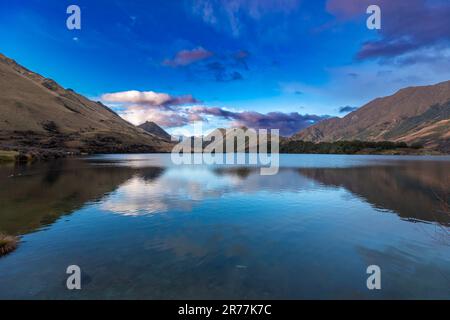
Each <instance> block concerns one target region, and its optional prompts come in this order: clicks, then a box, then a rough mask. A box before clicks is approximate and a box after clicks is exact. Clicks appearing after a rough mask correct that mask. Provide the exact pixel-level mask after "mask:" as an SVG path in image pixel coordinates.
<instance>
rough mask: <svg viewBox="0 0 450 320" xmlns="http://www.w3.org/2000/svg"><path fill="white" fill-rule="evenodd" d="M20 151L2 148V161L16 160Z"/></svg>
mask: <svg viewBox="0 0 450 320" xmlns="http://www.w3.org/2000/svg"><path fill="white" fill-rule="evenodd" d="M18 156H19V153H18V152H17V151H2V150H0V162H15V161H16V159H17V157H18Z"/></svg>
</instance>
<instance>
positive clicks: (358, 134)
mask: <svg viewBox="0 0 450 320" xmlns="http://www.w3.org/2000/svg"><path fill="white" fill-rule="evenodd" d="M290 140H291V141H293V140H302V141H312V142H334V141H342V140H363V141H383V140H387V141H394V142H406V143H408V144H421V145H423V146H424V147H426V148H429V149H437V150H441V151H444V152H450V81H446V82H442V83H438V84H435V85H430V86H421V87H409V88H405V89H402V90H400V91H398V92H397V93H395V94H393V95H391V96H388V97H384V98H378V99H375V100H373V101H371V102H369V103H368V104H366V105H364V106H363V107H361V108H359V109H358V110H356V111H354V112H352V113H350V114H348V115H347V116H345V117H344V118H330V119H327V120H324V121H321V122H319V123H318V124H316V125H313V126H311V127H309V128H306V129H304V130H302V131H301V132H299V133H298V134H296V135H294V136H293V137H292V138H291V139H290Z"/></svg>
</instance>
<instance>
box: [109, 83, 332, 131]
mask: <svg viewBox="0 0 450 320" xmlns="http://www.w3.org/2000/svg"><path fill="white" fill-rule="evenodd" d="M233 77H235V78H236V79H237V78H239V77H240V74H237V75H233ZM102 100H103V101H104V102H110V103H115V104H118V105H119V106H117V105H116V107H115V110H116V111H117V112H118V114H119V115H120V116H121V117H122V118H124V119H125V120H127V121H129V122H131V123H133V124H135V125H139V124H141V123H144V122H145V121H153V122H155V123H157V124H158V125H160V126H163V127H166V128H174V127H183V126H185V125H187V124H190V123H193V122H195V121H203V122H209V121H210V120H211V118H214V119H215V120H218V121H219V120H228V121H229V125H230V126H245V127H248V128H253V129H279V130H280V133H281V134H282V135H284V136H288V135H292V134H294V133H296V132H298V131H300V130H301V129H304V128H306V127H308V126H310V125H312V124H315V123H316V122H318V121H321V120H323V119H326V118H328V116H318V115H309V114H305V115H301V114H299V113H297V112H291V113H283V112H269V113H266V114H263V113H259V112H256V111H232V110H228V109H225V108H220V107H207V106H204V105H199V104H197V102H198V101H197V100H196V99H195V98H193V97H192V96H191V95H186V96H180V97H177V96H172V95H170V94H168V93H156V92H154V91H143V92H141V91H137V90H132V91H123V92H116V93H107V94H104V95H103V96H102ZM189 104H191V105H189Z"/></svg>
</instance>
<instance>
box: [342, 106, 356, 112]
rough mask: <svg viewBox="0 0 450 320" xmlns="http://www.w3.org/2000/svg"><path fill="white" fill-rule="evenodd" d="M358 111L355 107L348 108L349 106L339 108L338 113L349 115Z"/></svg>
mask: <svg viewBox="0 0 450 320" xmlns="http://www.w3.org/2000/svg"><path fill="white" fill-rule="evenodd" d="M356 110H358V108H357V107H350V106H345V107H340V108H339V113H349V112H353V111H356Z"/></svg>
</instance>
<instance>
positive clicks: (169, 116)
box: [119, 105, 204, 128]
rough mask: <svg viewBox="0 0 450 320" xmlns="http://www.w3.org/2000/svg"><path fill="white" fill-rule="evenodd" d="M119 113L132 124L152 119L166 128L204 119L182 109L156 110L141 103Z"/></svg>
mask: <svg viewBox="0 0 450 320" xmlns="http://www.w3.org/2000/svg"><path fill="white" fill-rule="evenodd" d="M119 115H120V116H121V117H122V118H124V119H125V120H127V121H128V122H131V123H132V124H134V125H140V124H142V123H144V122H145V121H152V122H155V123H157V124H158V125H160V126H162V127H166V128H175V127H182V126H185V125H186V124H189V123H192V122H195V121H204V119H203V118H202V117H201V115H197V114H191V113H187V112H184V111H183V110H158V109H151V108H148V107H146V106H143V105H133V106H129V107H127V108H125V109H124V110H122V111H121V112H119Z"/></svg>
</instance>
